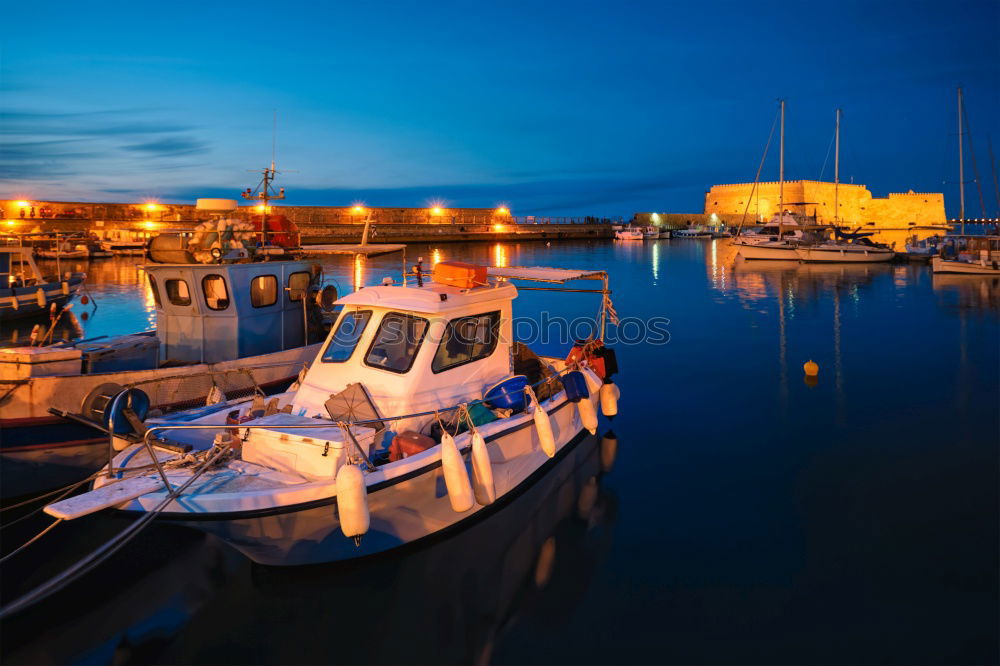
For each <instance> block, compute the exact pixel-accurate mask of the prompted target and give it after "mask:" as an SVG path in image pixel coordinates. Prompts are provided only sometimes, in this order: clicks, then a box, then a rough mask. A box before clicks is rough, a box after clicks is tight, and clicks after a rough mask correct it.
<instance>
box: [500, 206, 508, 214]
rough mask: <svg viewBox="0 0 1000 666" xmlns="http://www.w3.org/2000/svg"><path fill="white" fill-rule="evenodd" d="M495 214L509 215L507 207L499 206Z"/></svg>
mask: <svg viewBox="0 0 1000 666" xmlns="http://www.w3.org/2000/svg"><path fill="white" fill-rule="evenodd" d="M497 214H498V215H509V214H510V211H509V210H507V206H499V207H498V208H497Z"/></svg>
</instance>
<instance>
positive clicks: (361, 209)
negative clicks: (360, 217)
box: [354, 204, 365, 213]
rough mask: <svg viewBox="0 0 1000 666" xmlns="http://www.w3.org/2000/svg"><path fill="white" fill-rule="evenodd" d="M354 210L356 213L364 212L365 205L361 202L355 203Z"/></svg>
mask: <svg viewBox="0 0 1000 666" xmlns="http://www.w3.org/2000/svg"><path fill="white" fill-rule="evenodd" d="M354 212H355V213H363V212H365V207H364V206H362V205H361V204H354Z"/></svg>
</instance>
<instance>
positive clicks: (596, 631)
mask: <svg viewBox="0 0 1000 666" xmlns="http://www.w3.org/2000/svg"><path fill="white" fill-rule="evenodd" d="M732 249H733V248H732V247H731V246H730V244H729V243H728V241H725V240H717V241H698V240H683V239H676V240H661V241H654V242H643V243H613V242H609V241H592V242H558V243H556V242H554V243H553V244H552V246H551V247H549V246H546V245H545V243H543V242H527V243H483V244H443V245H440V246H429V245H411V246H410V247H408V248H407V258H408V263H409V264H411V265H412V264H414V263H416V259H417V257H420V256H422V257H424V258H425V260H426V259H427V258H430V260H431V261H430V262H429V263H430V265H433V263H434V262H437V261H441V260H456V261H471V262H476V263H486V264H493V263H495V264H502V263H507V264H509V265H526V266H556V267H564V268H585V269H605V270H608V271H609V273H610V276H611V288H612V290H613V292H614V293H613V295H612V298H613V300H614V304H615V308H616V310H617V311H618V313H619V314H620V315H621V316H623V317H629V316H634V317H640V318H648V317H653V316H661V317H667V318H669V319H670V333H671V340H670V343H669V344H667V345H664V346H652V345H631V346H626V345H622V346H620V347H619V348H618V350H617V351H618V357H619V363H620V365H621V368H622V371H621V374H620V376H619V377H617V378H616V381H617V383H618V384H619V386H620V387H621V390H622V402H621V406H620V414H619V416H617V417H616V418H615V420H614V422H613V424H611V425H613V427H614V431H615V433H616V434H617V436H618V441H620V442H621V445H620V446H619V447H618V457H617V461H616V462H615V464H614V468H613V469H612V470H610V471H609V472H607V473H595V472H593V470H592V469H591V468H590V467H588V465H591V466H592V465H593V464H594V463H593V459H592V458H588V457H586V456H585V457H584V459H583V460H581V466H580V469H581V470H582V471H581V473H580V479H582V482H587V480H588V479H589V478H590V476H591V475H595V476H597V477H599V481H600V490H599V493H598V501H597V502H596V503H595V507H596V509H595V513H594V514H593V515H592V516H591V517H587V518H585V519H584V518H581V517H580V515H579V513H578V512H577V509H575V508H574V507H576V506H577V505H578V503H579V502H580V497H581V495H580V492H581V486H580V485H579V483H581V481H576V480H571V481H568V482H562V481H559V480H558V479H555V480H552V482H551V483H550V484H549V485H546V486H545V488H546V493H545V494H544V498H542V499H537V498H536V499H535V500H531V501H529V502H527V503H522V504H520V505H518V506H517V507H516V508H514V510H512V511H511V512H509V513H508V512H507V511H506V509H505V510H503V511H501V512H500V513H498V514H497V515H496V516H495V517H494V518H493V519H491V520H490V521H488V522H484V523H482V524H481V526H480V527H478V528H475V529H472V530H469V531H466V532H462V533H460V534H459V535H457V536H456V537H454V538H452V539H447V540H444V541H442V542H439V543H436V544H434V545H431V546H428V547H426V548H423V549H418V550H416V551H413V552H407V553H401V554H398V555H392V556H389V557H386V558H383V559H379V560H374V561H372V562H369V563H364V564H358V565H353V566H351V567H336V566H333V567H324V566H321V567H310V568H307V569H300V570H294V571H280V570H274V569H267V568H264V567H258V566H253V565H250V564H249V563H248V562H246V561H245V560H243V559H242V558H240V557H239V556H238V555H236V554H234V553H233V551H231V550H229V549H227V548H226V547H225V546H223V545H222V544H218V543H216V542H214V541H210V540H206V539H203V538H202V537H200V536H197V535H194V534H193V533H189V532H186V531H184V532H180V531H177V530H169V529H167V528H157V529H155V530H151V531H150V533H149V534H148V535H143V537H142V538H140V539H139V540H138V541H137V542H136V543H135V544H134V545H131V546H129V548H127V549H126V550H125V551H123V553H122V555H121V557H120V558H118V562H117V564H114V563H112V564H113V566H108V567H105V568H103V569H102V570H99V571H98V572H96V573H95V574H94V575H92V576H90V577H89V580H90V581H91V582H90V583H89V584H86V585H78V586H76V587H74V588H73V589H71V590H69V591H67V592H66V593H65V594H64V595H62V596H60V597H57V598H56V599H54V600H53V601H52V602H51V603H49V604H46V605H45V606H43V607H40V608H39V609H38V611H37V612H36V613H35V614H33V615H30V616H27V617H25V618H24V619H21V620H19V621H18V623H17V624H14V625H12V626H11V628H10V629H7V630H6V631H5V634H6V635H5V638H7V639H8V640H6V641H4V643H5V644H6V646H5V647H4V648H3V649H4V650H5V651H7V652H8V655H7V656H13V657H15V658H21V660H31V661H49V662H52V661H55V662H67V661H88V662H90V661H93V662H96V663H111V662H113V661H131V662H137V663H147V662H156V663H220V662H260V663H319V662H329V661H344V662H357V661H383V662H393V663H399V662H425V663H426V662H442V661H463V662H470V661H479V662H486V661H495V662H499V663H504V662H506V663H525V662H533V663H534V662H552V661H559V662H572V663H583V662H588V663H595V662H600V663H620V662H623V661H628V662H639V661H642V662H660V663H691V662H706V661H712V662H726V663H733V662H738V663H745V662H748V661H761V662H791V661H794V662H803V661H809V662H816V661H824V662H859V661H865V662H867V661H871V659H872V655H883V656H884V655H891V659H890V660H893V661H902V662H925V661H939V662H940V661H946V662H950V663H955V662H960V663H968V662H977V663H978V662H984V661H995V658H994V657H995V646H996V645H997V640H996V627H997V625H998V622H997V620H998V617H997V608H996V603H995V590H996V589H997V583H998V574H997V571H998V569H1000V567H998V561H997V551H996V548H995V544H996V543H997V540H998V536H1000V535H998V529H1000V528H998V525H1000V520H998V509H997V507H998V500H1000V491H998V483H997V479H996V473H995V472H996V469H997V468H998V464H1000V459H998V453H997V447H996V433H997V432H998V430H1000V421H998V419H1000V416H998V414H997V410H996V405H997V404H998V400H1000V388H998V377H997V367H998V366H1000V350H998V345H997V340H998V338H1000V321H998V319H1000V317H998V313H1000V280H997V279H996V278H986V279H983V278H978V277H968V278H967V277H965V276H953V277H951V276H942V275H936V276H932V275H931V273H930V270H929V268H928V267H927V266H923V265H868V266H865V265H820V264H798V263H795V262H792V263H785V262H742V261H739V260H737V259H736V258H735V253H734V252H733V251H732ZM322 261H323V264H324V267H325V275H326V277H327V279H328V280H329V281H331V282H333V283H336V284H337V286H338V290H339V291H340V292H341V293H346V292H348V291H350V290H351V289H352V288H353V287H354V286H355V285H356V284H362V283H363V284H368V285H371V284H378V283H380V282H381V281H382V279H383V278H384V277H386V276H391V277H394V278H396V279H398V277H399V273H400V268H401V265H402V261H401V258H400V256H399V255H398V254H397V255H388V256H382V257H372V258H370V259H368V260H367V261H365V262H358V263H355V262H354V261H353V260H352V259H351V258H349V257H329V258H324V259H323V260H322ZM429 267H430V266H429V265H428V263H425V268H428V269H429ZM87 270H88V272H90V274H91V275H92V276H93V278H94V281H95V284H94V285H93V286H92V288H91V292H92V293H93V294H94V296H95V297H96V298H97V301H98V304H99V305H98V308H97V310H96V311H95V314H94V316H93V317H91V318H90V319H89V320H88V321H87V322H84V326H85V327H86V329H87V334H88V335H100V334H108V333H118V332H129V331H134V330H139V329H141V328H145V327H147V326H148V325H149V323H150V322H151V318H152V317H153V314H152V307H151V302H150V300H149V296H148V294H147V292H146V291H145V287H144V286H143V283H142V278H141V276H140V275H139V273H138V271H137V270H136V269H135V267H134V266H133V265H132V264H131V263H130V262H129V261H127V260H119V259H112V260H107V261H105V262H92V263H91V264H90V265H89V267H87ZM595 307H596V304H595V302H594V301H593V297H592V296H587V295H570V294H556V295H551V294H546V293H545V292H528V291H526V292H522V293H521V294H520V295H519V296H518V299H517V301H516V302H515V311H516V312H517V313H518V314H521V315H527V316H538V315H539V313H541V312H542V311H543V310H549V311H551V312H553V313H555V314H560V315H564V316H566V317H570V318H572V317H576V316H582V315H588V316H593V314H594V311H595ZM543 351H550V352H558V353H564V352H565V349H555V348H553V349H549V350H543ZM807 360H813V361H815V362H816V363H818V364H819V367H820V373H819V377H818V380H817V381H816V382H807V381H805V378H804V376H803V372H802V364H803V363H804V362H805V361H807ZM608 427H609V424H607V423H603V424H602V432H603V431H605V430H607V428H608ZM591 453H592V452H591ZM574 469H575V468H574ZM547 478H548V477H547ZM574 478H575V477H574ZM27 522H28V523H29V524H30V523H31V521H27ZM41 526H44V523H43V524H42V525H41ZM120 527H121V525H120V524H114V525H112V526H109V523H108V519H107V518H104V517H102V516H96V517H94V518H93V520H91V521H90V522H87V523H79V524H76V525H69V526H67V530H66V532H64V533H63V536H59V530H56V531H55V532H53V534H52V536H51V540H50V541H48V542H47V543H48V545H47V546H45V547H47V548H50V549H51V550H50V555H49V557H52V558H55V557H57V555H55V553H59V554H60V555H59V557H64V558H65V557H67V554H71V553H74V552H83V551H84V550H85V548H84V546H87V545H90V546H93V545H94V544H95V543H96V542H99V541H100V539H99V538H98V537H101V538H106V535H107V534H109V533H112V532H113V531H114V530H115V529H119V528H120ZM25 529H26V531H27V532H28V535H29V536H30V535H31V534H33V533H34V532H37V531H38V529H40V527H39V526H36V525H33V526H31V528H29V527H25ZM101 535H104V536H103V537H102V536H101ZM4 537H5V540H8V539H9V541H7V542H8V543H12V542H14V540H13V538H12V537H8V535H7V533H6V532H5V534H4ZM549 538H552V539H553V541H552V543H553V544H554V545H553V546H552V547H553V548H554V553H555V554H554V560H553V563H552V566H551V577H550V579H549V581H548V582H547V583H546V584H544V585H541V586H539V585H538V584H537V583H536V582H535V580H536V571H537V565H538V562H539V560H540V559H541V557H542V552H543V550H545V549H547V548H549V547H548V546H545V544H546V543H547V542H548V540H549ZM29 560H30V561H26V563H22V564H21V565H20V566H22V567H24V571H23V573H24V575H23V576H18V575H16V574H18V571H14V572H13V573H14V574H15V575H10V574H9V572H5V573H7V574H8V575H5V576H4V577H3V583H2V584H3V585H4V588H5V589H4V590H3V591H4V597H5V598H10V597H11V588H15V589H16V588H17V587H18V585H19V582H18V581H20V580H24V581H29V582H32V581H34V582H37V581H38V580H40V578H41V577H43V576H42V574H43V573H46V572H48V573H51V572H52V571H54V570H56V569H57V567H55V565H54V564H53V563H52V562H50V561H49V560H48V559H46V558H45V557H37V556H36V557H35V558H34V559H32V558H29ZM50 569H51V570H52V571H49V570H50ZM25 584H27V583H25ZM133 588H134V590H135V593H134V594H130V593H129V590H130V589H133ZM106 599H107V601H105V600H106ZM97 602H100V603H97ZM220 623H221V624H220ZM373 632H374V633H373ZM237 636H238V637H239V640H236V639H235V638H234V637H237ZM623 637H627V638H624V639H623ZM10 638H13V639H14V642H13V643H12V642H11V640H10ZM29 658H30V659H29ZM880 658H881V657H880ZM887 659H888V657H887ZM16 660H17V659H15V661H16ZM7 661H11V660H10V659H7ZM11 663H13V662H11Z"/></svg>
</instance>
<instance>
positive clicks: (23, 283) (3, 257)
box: [0, 246, 87, 428]
mask: <svg viewBox="0 0 1000 666" xmlns="http://www.w3.org/2000/svg"><path fill="white" fill-rule="evenodd" d="M86 277H87V276H86V274H85V273H71V272H68V271H67V272H64V273H63V274H62V275H48V276H46V275H43V274H42V271H41V270H39V268H38V265H37V264H36V263H35V259H34V257H32V252H31V249H30V248H28V247H23V246H7V247H3V246H0V322H4V321H9V320H11V319H17V318H22V317H33V316H38V315H45V314H48V313H50V312H52V307H53V306H55V307H56V308H57V309H58V308H61V307H63V306H64V305H66V303H68V302H69V301H70V300H71V299H72V298H73V296H75V295H76V293H77V292H78V291H79V290H80V287H81V286H82V285H83V281H84V279H85V278H86ZM0 390H2V387H0ZM0 396H2V393H0ZM2 427H3V426H2V423H0V428H2Z"/></svg>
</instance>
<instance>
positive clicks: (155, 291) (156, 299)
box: [146, 274, 163, 309]
mask: <svg viewBox="0 0 1000 666" xmlns="http://www.w3.org/2000/svg"><path fill="white" fill-rule="evenodd" d="M146 277H148V278H149V290H150V291H152V292H153V303H154V304H155V305H156V307H158V308H160V309H163V303H162V301H160V290H159V289H157V288H156V280H155V279H153V276H152V275H148V274H147V276H146Z"/></svg>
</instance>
